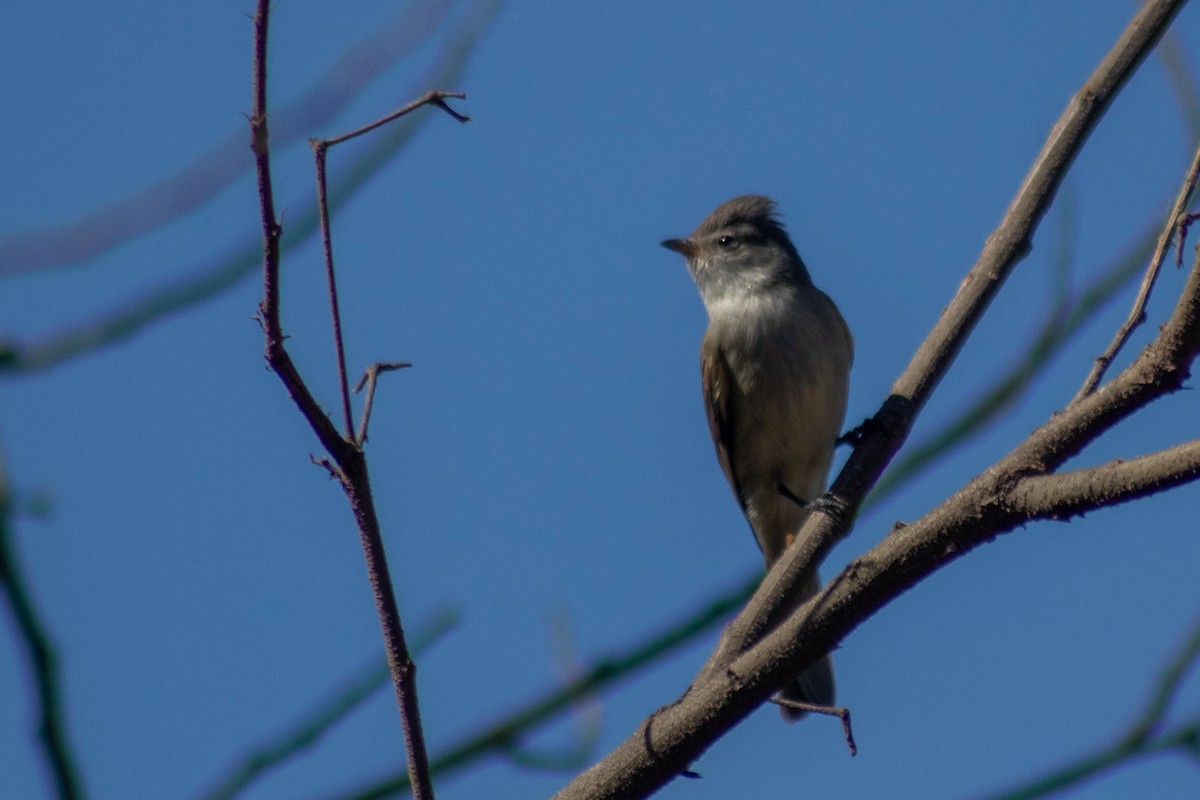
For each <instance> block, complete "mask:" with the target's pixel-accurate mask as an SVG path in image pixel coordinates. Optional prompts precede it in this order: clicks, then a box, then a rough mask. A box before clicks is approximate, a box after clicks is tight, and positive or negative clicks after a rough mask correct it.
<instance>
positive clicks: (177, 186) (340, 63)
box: [0, 0, 454, 274]
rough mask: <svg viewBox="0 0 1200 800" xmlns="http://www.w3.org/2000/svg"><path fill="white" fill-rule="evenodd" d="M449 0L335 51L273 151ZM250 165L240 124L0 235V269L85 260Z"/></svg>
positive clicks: (337, 103)
mask: <svg viewBox="0 0 1200 800" xmlns="http://www.w3.org/2000/svg"><path fill="white" fill-rule="evenodd" d="M453 5H454V3H453V2H450V1H449V0H416V1H415V2H410V3H407V4H404V5H403V7H402V9H401V10H400V11H398V12H397V13H396V14H394V15H393V16H392V18H391V19H389V20H386V21H384V22H383V23H381V24H380V25H379V26H378V28H376V29H374V32H373V33H371V34H370V35H369V36H366V37H363V38H362V39H361V40H359V41H358V42H355V43H354V45H353V46H351V47H348V48H346V50H345V51H344V52H343V53H342V55H341V56H340V57H339V58H338V59H337V60H336V61H335V62H334V63H333V65H332V66H331V67H330V68H329V69H328V70H326V72H325V74H324V75H322V76H321V77H320V78H318V79H317V80H316V81H315V82H314V83H313V84H312V85H311V86H310V87H309V88H308V89H307V90H306V91H305V92H304V93H303V94H301V95H300V96H299V97H297V98H296V99H295V100H293V101H292V102H290V103H288V104H287V105H285V106H283V107H282V108H280V109H279V110H278V111H276V112H275V114H274V119H273V120H272V127H273V128H274V130H275V137H276V141H275V143H274V146H275V148H276V149H277V150H278V149H279V148H281V147H284V146H286V145H288V144H290V143H294V142H296V141H299V140H301V139H303V138H304V137H306V136H309V135H311V132H312V131H313V130H316V129H317V128H319V127H320V126H322V125H325V124H328V123H329V122H331V121H332V120H333V119H335V118H336V117H337V115H338V114H340V113H341V112H342V110H343V109H344V108H345V107H346V106H347V105H349V104H350V103H351V102H352V101H353V100H354V98H355V97H356V96H357V95H358V94H359V92H361V91H363V89H365V88H366V87H367V86H368V85H370V83H371V82H372V81H374V80H375V79H376V78H377V77H378V76H379V75H380V73H382V72H383V71H384V70H387V69H388V68H390V67H391V66H393V65H394V64H396V63H398V62H399V61H402V60H404V59H405V58H407V57H408V56H410V55H412V53H413V52H414V51H415V50H416V49H417V48H418V47H420V46H421V45H423V44H424V43H425V42H427V41H428V40H429V39H431V38H432V37H433V35H434V33H435V32H436V31H437V29H438V27H440V26H441V24H442V23H443V22H444V21H445V19H446V16H447V14H448V13H449V11H450V8H451V7H452V6H453ZM252 167H253V163H252V162H251V161H250V160H248V159H247V158H246V140H245V138H244V134H243V133H242V131H241V129H239V130H238V131H237V132H236V133H231V134H230V135H229V136H226V137H225V139H224V140H223V141H222V142H220V143H219V144H217V145H215V146H214V147H213V148H212V149H211V150H209V151H208V152H207V153H205V154H204V155H202V156H200V157H199V158H197V159H196V160H195V161H194V162H192V163H191V164H189V165H188V166H187V167H184V168H183V169H181V170H180V171H179V172H177V173H175V174H174V175H170V176H168V177H166V178H164V179H163V180H161V181H159V182H158V183H157V184H155V185H153V186H150V187H148V188H146V189H143V190H141V191H139V192H137V193H136V194H134V195H132V196H131V197H128V198H126V199H124V200H121V201H119V202H117V203H114V204H112V205H110V206H107V207H104V208H101V209H98V210H96V211H92V212H90V213H88V214H86V215H85V216H83V217H81V218H79V219H77V220H74V221H73V222H69V223H67V224H65V225H53V226H50V227H47V228H43V229H41V230H34V231H23V232H20V233H10V234H6V235H4V236H0V273H7V274H15V273H20V272H31V271H33V270H39V269H48V268H52V267H61V266H68V265H71V264H77V263H79V262H81V261H86V260H88V259H91V258H96V257H97V256H99V255H101V254H103V253H104V252H106V251H108V250H110V249H112V248H113V247H116V246H118V245H121V244H123V243H125V242H128V241H130V240H131V239H135V238H137V237H139V236H143V235H145V234H146V233H149V232H150V231H152V230H154V229H155V228H158V227H160V226H162V225H166V224H167V223H169V222H171V221H172V220H174V219H177V218H179V217H181V216H183V215H185V214H188V213H190V212H192V211H195V210H196V209H197V208H199V207H200V206H201V205H203V204H204V203H205V202H207V201H209V200H211V199H212V198H213V197H214V196H215V195H216V194H217V193H218V192H220V191H222V190H223V189H225V188H226V187H228V186H229V185H230V184H232V183H233V182H234V181H235V180H236V179H237V178H239V177H240V176H242V175H244V174H245V173H247V172H248V171H250V169H251V168H252Z"/></svg>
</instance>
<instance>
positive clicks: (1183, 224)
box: [1175, 211, 1200, 269]
mask: <svg viewBox="0 0 1200 800" xmlns="http://www.w3.org/2000/svg"><path fill="white" fill-rule="evenodd" d="M1198 219H1200V211H1193V212H1192V213H1190V214H1185V215H1184V216H1183V219H1181V220H1179V245H1178V246H1177V247H1176V248H1175V266H1176V267H1178V268H1180V269H1182V268H1183V246H1184V244H1185V243H1186V242H1187V235H1188V228H1190V227H1192V223H1193V222H1195V221H1196V220H1198Z"/></svg>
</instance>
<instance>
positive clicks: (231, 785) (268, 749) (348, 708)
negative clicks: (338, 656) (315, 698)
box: [201, 611, 459, 800]
mask: <svg viewBox="0 0 1200 800" xmlns="http://www.w3.org/2000/svg"><path fill="white" fill-rule="evenodd" d="M458 622H459V615H458V613H457V612H454V611H442V612H441V613H439V614H438V615H437V616H436V617H435V618H434V619H433V620H432V621H431V622H430V623H429V624H428V627H427V628H426V629H425V630H423V631H422V632H421V633H419V634H417V636H416V637H414V642H413V651H414V652H416V653H420V652H422V651H424V650H425V649H426V648H428V647H430V646H432V645H433V644H434V643H435V642H436V641H437V640H438V639H440V638H441V637H442V636H444V635H445V634H446V633H448V632H449V631H450V630H452V629H453V628H454V627H455V626H456V625H457V624H458ZM390 677H391V672H390V670H389V669H388V666H387V664H386V663H381V664H372V665H371V666H370V667H369V668H368V669H366V670H363V672H362V673H361V674H360V675H358V676H357V677H355V678H353V679H352V680H350V681H349V682H348V683H347V684H346V685H345V686H344V687H343V688H342V689H339V690H338V691H336V692H334V694H333V695H332V696H331V697H330V698H329V699H328V700H326V701H325V702H323V703H321V704H319V705H318V706H317V707H316V708H314V709H313V710H312V711H311V712H310V713H309V714H307V715H305V717H304V718H302V719H301V720H299V721H298V722H296V723H295V724H293V725H292V726H290V727H289V728H288V729H287V730H286V731H283V732H282V733H281V734H279V735H278V736H276V737H274V738H273V739H271V740H270V741H268V742H265V743H264V744H262V745H260V746H258V747H256V748H254V749H253V750H251V751H250V752H249V753H246V754H245V755H244V756H242V757H241V758H240V759H239V760H238V763H237V764H235V765H233V766H232V767H231V768H230V769H229V771H228V772H227V773H226V776H225V777H224V778H222V779H221V780H220V781H219V782H218V783H217V785H216V787H215V788H213V789H211V790H210V791H208V792H206V793H205V794H204V795H203V796H202V797H201V800H232V798H234V797H236V796H237V795H239V794H241V793H242V792H244V791H245V790H246V789H248V788H250V786H252V785H253V784H254V783H256V782H257V781H258V780H259V779H261V778H263V777H265V776H266V774H267V773H269V772H270V771H271V770H273V769H275V768H277V767H279V766H281V765H282V764H284V763H286V762H287V761H290V760H291V759H293V758H295V757H296V756H298V755H299V754H300V753H302V752H304V751H306V750H308V749H310V748H312V747H313V746H315V745H316V744H317V743H318V742H320V740H321V739H322V737H324V736H325V734H326V733H328V732H329V731H330V729H332V728H333V727H334V726H335V725H337V724H338V723H339V722H341V721H342V720H344V719H345V718H346V717H347V716H349V715H350V713H351V712H353V711H354V710H355V709H357V708H359V707H360V706H361V705H362V704H363V702H364V701H366V699H367V698H369V697H370V696H371V695H373V694H375V692H377V691H378V690H379V689H380V688H382V687H383V686H385V685H386V684H387V683H388V679H389V678H390Z"/></svg>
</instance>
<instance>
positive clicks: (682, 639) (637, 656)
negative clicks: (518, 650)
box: [336, 577, 758, 800]
mask: <svg viewBox="0 0 1200 800" xmlns="http://www.w3.org/2000/svg"><path fill="white" fill-rule="evenodd" d="M757 582H758V581H757V577H756V578H755V581H754V583H757ZM752 588H753V584H747V585H741V586H738V587H737V588H735V589H734V590H733V591H730V592H727V593H726V594H724V595H722V596H721V597H720V598H718V599H717V600H715V601H713V602H711V603H709V604H707V605H706V606H705V607H704V608H703V609H701V610H700V611H699V612H698V613H696V614H692V615H689V616H688V617H686V618H685V619H683V620H681V621H679V622H676V623H672V624H670V625H666V626H664V629H663V630H662V631H659V632H655V633H653V634H651V635H650V636H649V637H647V638H646V639H644V640H642V641H638V642H636V643H634V644H632V645H630V646H629V647H628V648H627V649H625V650H623V651H622V652H619V653H617V654H614V655H611V656H608V657H605V658H601V659H599V660H598V661H597V662H596V663H595V664H593V665H592V666H591V667H590V668H588V670H587V671H586V672H584V673H583V674H582V675H580V676H579V677H577V678H576V679H575V680H573V681H571V682H570V683H568V684H566V685H565V686H556V687H554V688H553V689H550V690H548V691H547V692H545V693H544V694H542V695H541V696H539V697H536V698H534V699H533V700H531V701H530V702H529V703H527V704H525V705H524V706H523V707H521V708H520V709H518V710H516V711H514V712H513V713H512V714H509V715H507V716H505V717H504V718H503V719H501V720H499V721H497V722H496V723H494V724H492V725H489V726H487V727H486V728H484V729H483V730H481V731H478V732H476V733H472V734H468V735H467V736H465V737H463V738H462V739H460V740H459V741H457V742H456V743H454V744H451V745H450V746H449V747H447V748H446V749H445V750H444V751H442V752H441V753H440V754H438V755H436V756H435V757H434V758H433V759H432V760H431V761H430V771H431V772H433V774H435V775H448V774H451V773H454V772H458V771H460V770H462V769H463V768H465V767H466V766H467V765H468V764H471V763H473V762H475V761H477V760H479V759H480V758H482V757H485V756H487V755H489V754H492V753H497V752H503V751H504V749H505V748H506V747H508V746H509V744H510V743H511V742H519V741H520V740H521V739H522V738H523V737H524V736H526V735H527V734H529V733H531V732H533V731H534V730H536V729H538V728H539V727H541V726H543V725H546V724H548V723H549V722H551V721H552V720H553V719H554V718H555V717H557V716H558V715H559V714H560V713H562V711H563V710H564V709H567V708H570V707H571V706H572V705H574V704H575V703H577V702H579V701H580V700H582V699H586V698H589V697H592V696H594V695H596V694H598V693H599V692H601V691H602V690H604V689H605V688H607V687H609V686H611V685H613V684H615V683H618V682H619V681H621V680H625V679H628V678H630V677H632V676H633V675H634V674H635V673H636V672H637V671H639V670H641V669H644V668H645V667H647V666H649V665H650V664H653V663H655V662H656V661H658V660H659V659H661V658H663V657H664V656H666V655H669V654H670V653H673V652H675V651H676V650H677V649H678V648H680V647H682V646H683V645H684V644H686V643H688V642H690V641H692V639H693V638H694V637H695V636H696V634H697V633H698V632H701V631H707V630H709V629H711V628H713V627H715V626H716V625H717V624H718V623H720V622H721V621H722V620H724V619H725V618H726V617H728V616H729V614H731V613H732V612H733V611H735V610H736V609H737V608H739V607H740V606H741V605H742V604H743V603H744V602H745V601H746V597H747V596H748V595H749V594H750V590H751V589H752ZM407 788H408V777H407V776H406V775H403V774H396V775H392V776H389V777H387V778H384V779H383V780H380V781H377V782H375V783H372V784H370V785H367V786H363V787H361V788H359V789H356V790H352V791H349V792H346V793H342V794H338V795H337V796H336V800H383V798H386V797H394V796H395V795H397V794H399V793H400V792H403V791H404V790H405V789H407Z"/></svg>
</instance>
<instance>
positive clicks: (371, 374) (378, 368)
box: [354, 361, 412, 447]
mask: <svg viewBox="0 0 1200 800" xmlns="http://www.w3.org/2000/svg"><path fill="white" fill-rule="evenodd" d="M411 366H412V364H410V363H408V362H407V361H376V362H375V363H374V364H372V365H371V366H369V367H367V371H366V372H364V373H363V376H362V378H360V379H359V381H358V385H357V386H355V387H354V393H355V394H358V393H359V392H361V391H362V390H363V387H364V386H366V387H367V395H366V397H364V398H363V415H362V422H360V423H359V426H358V436H357V437H356V438H355V440H356V441H357V442H358V445H359V447H361V446H363V445H364V444H366V443H367V425H369V424H370V423H371V408H372V406H374V405H375V383H376V381H378V380H379V373H381V372H391V371H393V370H397V369H405V368H407V367H411Z"/></svg>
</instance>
